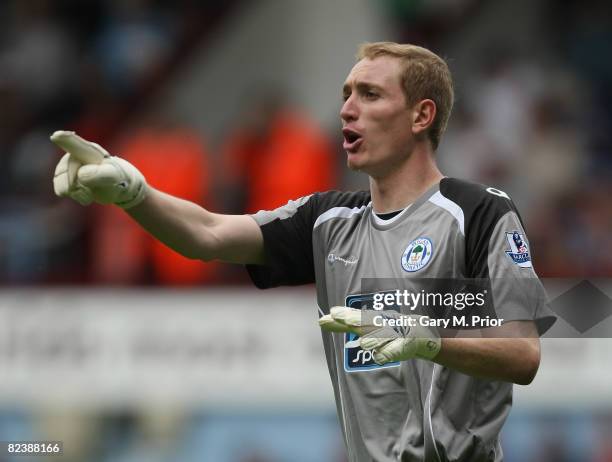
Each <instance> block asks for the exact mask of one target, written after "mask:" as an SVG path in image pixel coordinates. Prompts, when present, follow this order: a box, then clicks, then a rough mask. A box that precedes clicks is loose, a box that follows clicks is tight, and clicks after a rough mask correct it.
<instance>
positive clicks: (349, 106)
mask: <svg viewBox="0 0 612 462" xmlns="http://www.w3.org/2000/svg"><path fill="white" fill-rule="evenodd" d="M357 114H358V113H357V105H356V102H355V100H354V95H351V96H349V97H348V99H347V100H346V101H345V102H344V104H343V105H342V108H341V109H340V118H341V119H342V120H343V121H345V122H350V121H353V120H356V119H357Z"/></svg>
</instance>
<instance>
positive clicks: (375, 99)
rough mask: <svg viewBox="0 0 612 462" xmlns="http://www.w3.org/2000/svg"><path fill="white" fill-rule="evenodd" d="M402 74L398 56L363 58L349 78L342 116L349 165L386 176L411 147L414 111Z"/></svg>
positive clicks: (375, 174) (344, 92)
mask: <svg viewBox="0 0 612 462" xmlns="http://www.w3.org/2000/svg"><path fill="white" fill-rule="evenodd" d="M400 73H401V66H400V61H399V60H398V59H397V58H393V57H391V56H380V57H377V58H375V59H362V60H361V61H359V62H358V63H357V64H355V66H354V67H353V69H352V70H351V72H350V73H349V75H348V77H347V78H346V81H345V82H344V87H343V97H344V105H343V106H342V110H341V111H340V117H341V119H342V134H343V135H344V144H343V147H344V150H345V151H346V152H347V155H348V158H347V164H348V166H349V168H351V169H353V170H361V171H363V172H365V173H368V174H370V175H372V176H380V175H385V174H386V173H387V172H389V171H390V170H392V169H393V168H394V167H395V166H396V165H399V164H401V163H402V162H403V161H404V160H405V159H406V157H407V156H408V155H409V153H410V151H411V150H412V145H413V144H414V137H413V135H412V131H411V126H412V111H411V108H409V107H408V106H407V104H406V98H405V96H404V92H403V90H402V85H401V78H400Z"/></svg>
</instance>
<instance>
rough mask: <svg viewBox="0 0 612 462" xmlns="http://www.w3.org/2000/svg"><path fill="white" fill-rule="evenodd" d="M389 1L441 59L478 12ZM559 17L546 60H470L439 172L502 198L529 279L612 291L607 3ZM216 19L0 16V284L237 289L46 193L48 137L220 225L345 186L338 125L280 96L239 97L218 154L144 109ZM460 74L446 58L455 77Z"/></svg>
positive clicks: (129, 13)
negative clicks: (218, 217)
mask: <svg viewBox="0 0 612 462" xmlns="http://www.w3.org/2000/svg"><path fill="white" fill-rule="evenodd" d="M388 3H389V6H390V11H391V13H392V15H391V16H392V17H393V19H394V20H395V21H397V22H401V23H403V24H404V25H406V26H405V28H404V29H402V28H401V27H400V31H402V30H403V31H404V32H403V36H402V37H401V39H403V40H405V41H414V42H417V43H426V44H428V46H431V47H432V48H434V49H436V46H437V47H439V48H441V49H443V48H444V37H449V36H452V33H453V27H454V25H456V24H457V23H460V22H461V21H462V20H463V19H464V18H465V14H467V13H466V12H469V13H470V14H471V13H472V12H473V11H474V10H475V9H476V10H477V9H478V5H479V2H478V1H472V0H465V1H463V2H459V3H458V5H459V6H458V7H457V6H456V7H455V10H453V11H454V13H453V15H450V16H449V18H451V19H447V20H446V21H445V22H443V23H440V20H439V17H440V15H439V14H438V15H436V14H435V13H436V9H435V8H432V7H431V6H429V7H427V8H426V7H425V6H424V5H423V4H421V3H420V2H414V3H413V2H403V1H390V2H388ZM544 3H547V2H544ZM564 3H565V8H562V9H557V10H555V14H554V15H551V16H549V17H548V18H547V19H548V21H544V22H543V24H544V23H545V24H546V27H547V30H546V37H547V39H546V40H547V43H548V46H547V47H545V49H546V50H547V53H546V54H545V55H544V56H545V59H542V58H541V56H542V55H538V58H537V59H536V58H534V57H533V56H530V55H527V54H525V53H524V50H522V51H521V50H517V49H515V48H513V45H512V42H511V41H508V42H505V43H495V42H493V43H488V44H487V45H486V46H483V48H482V49H481V50H478V52H479V53H478V58H479V59H478V66H476V67H475V68H473V69H470V72H469V80H468V81H460V82H457V104H456V107H455V110H454V114H453V116H452V117H451V123H450V125H449V128H448V132H447V134H446V136H445V138H444V139H443V142H442V145H441V147H440V149H439V152H438V157H439V161H440V165H441V167H442V169H443V172H444V173H445V174H447V175H449V176H457V177H461V178H467V179H471V180H475V181H478V182H482V183H485V184H488V185H493V186H495V187H497V188H500V189H502V190H505V191H506V192H508V193H509V194H510V195H511V196H512V197H513V199H514V200H515V202H516V203H517V205H518V207H519V210H520V211H521V212H522V215H523V219H524V222H525V224H526V228H527V232H528V235H529V237H530V241H531V246H532V252H533V254H534V258H535V262H536V269H537V271H538V273H539V274H540V275H541V276H560V277H562V276H585V277H586V276H607V275H609V274H612V235H610V233H608V232H607V231H608V229H610V226H611V225H612V208H610V207H608V206H607V205H606V198H607V197H608V195H609V194H611V193H612V182H610V181H608V180H609V178H610V172H611V170H612V162H611V161H610V155H609V154H610V150H611V149H612V130H609V128H610V127H611V126H612V110H611V109H610V108H611V107H612V105H611V104H609V103H610V101H611V99H612V96H611V91H610V88H612V86H611V85H610V84H611V83H612V64H610V61H609V60H606V59H603V57H604V55H605V50H606V46H607V45H609V44H610V43H611V42H612V32H611V31H612V27H611V20H610V15H609V14H607V10H606V8H605V2H593V4H592V6H591V7H588V8H585V7H584V6H581V3H580V2H577V1H567V2H564ZM228 4H231V2H228ZM407 5H408V6H409V7H407ZM440 5H442V6H438V7H439V8H440V7H443V5H444V2H440ZM227 10H228V7H227V6H225V7H220V6H218V5H217V2H204V3H201V2H197V5H196V2H190V1H180V2H175V3H173V4H172V6H171V7H170V6H169V2H162V1H154V0H115V1H102V0H99V1H93V2H87V5H85V4H84V3H82V2H77V1H71V0H63V1H58V2H54V1H50V0H30V1H26V2H22V1H18V0H14V1H9V2H4V3H3V4H2V5H1V6H0V14H1V15H2V16H3V17H4V18H8V20H7V21H5V23H6V24H7V27H5V28H3V30H2V32H1V41H0V69H2V72H1V73H0V95H2V101H3V111H2V112H1V115H0V149H1V151H0V152H1V156H0V166H1V168H0V175H1V176H2V178H1V180H0V189H1V192H2V196H1V199H0V210H1V213H0V283H2V284H4V285H13V284H85V283H86V284H122V285H134V284H136V285H143V284H144V285H148V284H155V285H200V284H207V283H212V284H220V283H236V282H240V281H244V280H245V278H244V277H243V275H242V273H239V272H238V271H236V270H235V269H231V268H227V267H226V266H225V265H218V264H214V263H209V264H204V263H201V262H195V261H189V260H187V259H185V258H183V257H181V256H180V255H178V254H176V253H174V252H172V251H170V250H168V249H166V248H164V247H163V246H162V245H160V244H159V243H157V242H155V241H154V240H152V239H151V238H150V237H148V236H147V235H146V234H145V233H144V232H142V231H141V230H140V229H138V228H137V226H136V225H134V224H133V223H132V222H130V221H129V220H128V219H127V218H126V216H125V215H124V214H122V213H120V212H119V211H118V210H114V209H112V208H108V207H107V208H101V207H96V206H93V207H90V208H88V209H83V208H81V207H79V206H77V205H75V204H72V203H71V202H70V201H65V200H58V199H56V198H55V196H54V195H53V194H52V193H51V186H50V185H51V176H52V171H53V168H54V165H55V163H56V161H57V159H58V158H59V154H60V153H58V152H57V151H56V150H55V149H54V147H53V146H52V145H51V144H50V143H49V141H48V136H49V134H50V133H51V132H52V131H54V130H55V129H60V128H69V129H73V130H76V131H77V132H78V133H80V134H81V135H82V136H84V137H85V138H88V139H91V140H93V141H96V142H98V143H100V144H101V145H103V146H105V147H107V148H108V149H109V150H111V151H112V152H114V153H118V154H119V155H121V156H123V157H124V158H126V159H128V160H129V161H131V162H132V163H134V164H135V165H136V166H137V167H138V168H139V169H141V170H142V171H143V173H144V174H145V176H146V178H147V179H148V180H149V182H150V184H152V185H153V186H155V187H157V188H159V189H162V190H164V191H167V192H169V193H171V194H175V195H178V196H180V197H183V198H185V199H189V200H193V201H196V202H198V203H200V204H202V205H204V206H205V207H207V208H209V209H211V210H215V211H219V212H224V213H245V212H246V213H248V212H254V211H257V210H259V209H270V208H274V207H276V206H279V205H281V204H283V203H285V202H286V201H287V200H289V199H291V198H296V197H299V196H302V195H305V194H308V193H310V192H313V191H320V190H327V189H331V188H340V189H342V188H343V187H347V184H344V182H343V179H344V178H345V176H344V175H343V174H342V173H341V172H342V156H343V154H342V152H341V151H340V150H339V144H340V143H338V134H337V133H335V131H336V129H337V127H333V130H332V129H331V128H330V127H322V126H320V125H319V124H318V123H317V122H316V121H315V120H313V119H312V118H311V117H309V116H308V114H306V113H305V111H303V110H302V109H301V108H300V107H298V106H297V105H295V104H293V103H292V102H291V101H289V100H288V99H287V98H285V96H284V95H283V93H282V90H281V89H279V88H275V87H272V86H266V85H259V86H258V85H256V83H255V82H254V85H253V88H248V89H245V91H244V94H245V97H244V104H243V110H242V112H240V113H239V114H237V115H236V119H235V121H234V122H233V123H231V124H230V125H229V126H230V127H231V129H229V128H228V130H227V132H226V133H225V134H224V137H223V139H222V140H221V141H220V142H218V141H217V142H215V143H211V142H210V138H211V134H208V133H200V132H197V131H196V130H194V129H192V128H190V127H188V126H184V125H182V124H180V123H178V122H177V121H176V120H172V119H170V118H169V117H168V116H167V115H165V114H164V113H163V110H160V109H159V108H155V109H147V107H148V106H147V104H148V102H149V101H150V100H151V99H152V98H153V97H154V96H155V94H156V92H157V91H159V89H160V88H161V87H163V85H164V83H165V82H166V81H168V80H169V79H170V77H171V76H172V73H173V72H175V71H176V69H177V68H180V65H181V62H182V59H185V56H188V55H189V52H190V50H193V49H195V48H196V47H195V44H197V43H201V42H202V41H203V40H205V39H206V34H204V33H203V31H204V30H210V29H212V27H213V25H214V24H215V23H217V22H221V21H222V19H223V17H224V14H225V13H226V11H227ZM431 18H438V19H437V20H436V21H435V22H434V23H433V24H432V19H431ZM453 19H454V20H453ZM202 24H207V25H208V26H209V27H201V26H202ZM198 25H199V26H198ZM434 31H438V33H434ZM439 31H443V33H440V32H439ZM400 35H402V34H400ZM438 51H440V50H438ZM442 54H444V53H442ZM460 64H461V63H456V62H454V61H453V60H451V67H453V66H457V65H460ZM330 84H331V83H330ZM338 104H339V103H338ZM170 159H171V160H172V162H169V160H170ZM348 186H350V185H348Z"/></svg>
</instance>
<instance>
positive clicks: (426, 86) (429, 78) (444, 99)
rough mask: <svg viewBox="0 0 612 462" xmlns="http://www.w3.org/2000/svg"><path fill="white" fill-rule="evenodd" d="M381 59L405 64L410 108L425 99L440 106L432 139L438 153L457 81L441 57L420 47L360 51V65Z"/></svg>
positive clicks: (380, 45) (374, 46)
mask: <svg viewBox="0 0 612 462" xmlns="http://www.w3.org/2000/svg"><path fill="white" fill-rule="evenodd" d="M379 56H392V57H394V58H398V59H400V60H401V62H402V66H403V70H402V75H401V82H402V87H403V89H404V95H405V97H406V104H408V106H412V105H414V104H416V103H418V102H419V101H422V100H424V99H431V100H432V101H433V102H434V103H435V104H436V116H435V118H434V121H433V123H432V124H431V127H430V128H429V130H428V133H427V134H428V136H429V139H430V141H431V144H432V146H433V149H434V150H436V149H437V148H438V145H439V144H440V138H441V137H442V134H443V133H444V130H446V125H447V123H448V119H449V117H450V113H451V109H452V107H453V100H454V92H453V79H452V77H451V73H450V70H449V68H448V65H447V64H446V62H445V61H444V60H443V59H442V58H440V57H439V56H438V55H437V54H435V53H433V52H432V51H429V50H428V49H427V48H422V47H419V46H416V45H409V44H400V43H394V42H374V43H364V44H362V45H361V46H360V47H359V50H358V51H357V55H356V58H357V60H358V61H360V60H362V59H364V58H367V59H374V58H377V57H379Z"/></svg>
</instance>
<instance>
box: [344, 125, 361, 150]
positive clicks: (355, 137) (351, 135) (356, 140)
mask: <svg viewBox="0 0 612 462" xmlns="http://www.w3.org/2000/svg"><path fill="white" fill-rule="evenodd" d="M342 134H343V135H344V143H343V144H342V147H343V148H344V149H345V150H346V151H348V152H355V151H357V149H359V146H361V142H362V141H363V138H362V136H361V134H360V133H359V132H356V131H355V130H351V129H350V128H343V129H342Z"/></svg>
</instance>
